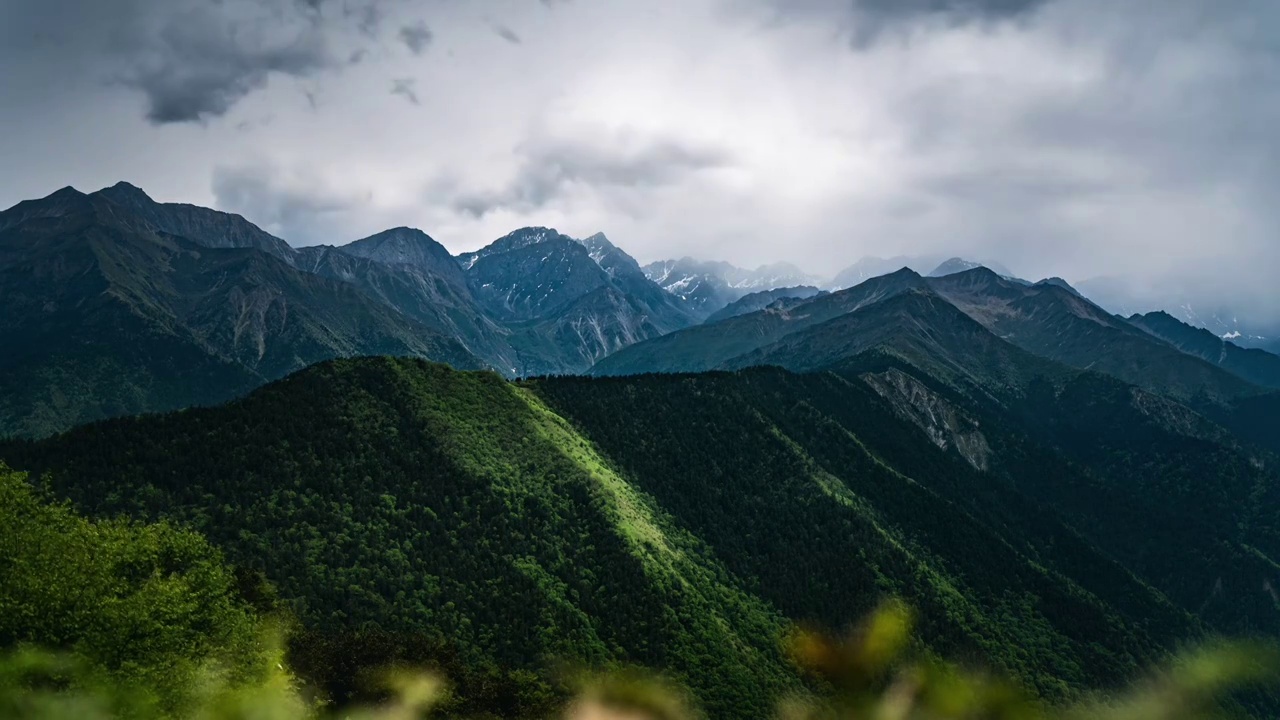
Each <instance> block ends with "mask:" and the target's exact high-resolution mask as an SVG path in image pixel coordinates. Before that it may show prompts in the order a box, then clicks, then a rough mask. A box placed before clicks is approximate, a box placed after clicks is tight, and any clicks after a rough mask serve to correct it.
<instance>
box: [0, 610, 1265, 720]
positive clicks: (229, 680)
mask: <svg viewBox="0 0 1280 720" xmlns="http://www.w3.org/2000/svg"><path fill="white" fill-rule="evenodd" d="M910 629H911V625H910V620H909V612H908V611H907V610H906V608H905V607H904V606H902V605H900V604H896V603H890V604H888V605H886V606H885V607H884V608H882V609H881V610H880V611H878V612H877V613H875V614H874V615H873V616H872V617H870V618H869V619H868V620H867V621H866V623H865V624H864V625H863V626H862V627H861V628H859V630H858V631H857V632H855V633H853V634H852V635H850V636H849V637H848V638H846V639H844V640H839V641H837V640H835V639H832V638H830V637H826V636H823V635H819V634H816V633H807V632H803V631H798V632H796V633H794V634H793V635H792V636H791V637H790V638H788V640H787V642H788V643H789V647H790V650H791V652H792V655H793V657H794V658H795V660H796V661H797V662H798V663H799V664H801V665H802V666H803V667H804V668H805V669H806V670H807V671H809V672H810V673H812V675H813V679H814V682H815V686H817V687H819V688H820V690H818V691H816V692H814V693H813V694H811V695H807V696H804V697H799V696H797V697H793V698H790V699H787V700H785V701H784V702H783V703H782V704H781V706H780V707H779V709H778V715H777V717H778V718H779V719H780V720H827V719H830V720H837V719H844V718H848V719H861V718H865V719H867V720H950V719H956V720H959V719H973V720H978V719H989V720H1005V719H1009V720H1013V719H1018V720H1021V719H1024V718H1025V719H1035V720H1085V719H1090V720H1092V719H1097V720H1112V719H1114V720H1182V719H1187V720H1191V719H1200V718H1220V717H1221V718H1230V717H1242V716H1247V712H1246V711H1245V709H1244V707H1243V706H1241V705H1239V704H1238V703H1236V702H1235V701H1234V700H1233V699H1232V696H1233V693H1237V692H1239V691H1241V690H1245V689H1248V688H1262V687H1266V686H1268V685H1271V684H1274V683H1276V682H1277V680H1278V679H1280V678H1278V673H1280V655H1278V654H1277V652H1276V650H1275V648H1272V647H1267V646H1262V645H1248V644H1235V645H1225V644H1224V645H1218V646H1212V647H1206V648H1203V649H1201V650H1198V651H1194V652H1189V653H1186V654H1184V655H1182V656H1180V657H1179V658H1178V659H1177V660H1176V661H1175V662H1173V663H1171V664H1170V665H1169V666H1168V667H1166V668H1163V669H1161V670H1160V671H1158V672H1155V673H1153V674H1152V675H1151V677H1150V678H1149V679H1148V680H1147V681H1145V682H1144V683H1142V684H1141V685H1139V686H1137V687H1134V688H1132V689H1131V690H1130V691H1129V692H1127V693H1125V694H1121V695H1118V696H1112V697H1107V698H1098V699H1096V700H1091V701H1088V702H1085V703H1082V704H1080V705H1077V706H1072V707H1045V706H1043V705H1041V704H1039V703H1037V702H1036V701H1035V700H1033V699H1032V698H1030V697H1029V696H1028V695H1025V694H1024V693H1022V692H1021V691H1019V690H1018V689H1017V688H1015V687H1014V686H1012V685H1010V684H1007V683H1005V682H1003V681H1001V680H1000V679H998V678H994V677H990V676H986V675H982V674H978V673H972V672H967V671H964V670H961V669H959V668H956V667H954V666H951V665H948V664H946V663H943V662H940V661H937V660H934V659H930V658H925V659H917V660H913V659H910V652H909V647H910V645H911V642H910ZM264 647H271V643H265V644H264ZM272 656H273V654H272V653H271V652H270V651H265V652H264V653H263V656H262V657H264V658H268V657H272ZM216 667H217V666H216V665H215V664H212V663H211V664H210V665H208V666H206V667H205V668H203V669H202V671H201V672H199V673H197V674H196V675H195V676H194V677H191V678H189V679H188V682H189V683H190V686H189V688H188V693H187V695H186V698H187V702H186V703H185V704H184V706H183V707H182V708H180V709H178V710H176V711H174V710H166V709H163V708H160V707H158V706H157V705H156V704H154V703H152V702H149V701H147V697H148V696H147V695H146V694H145V693H141V694H139V693H138V691H137V688H133V689H128V686H126V685H121V684H115V683H112V682H110V680H109V679H108V678H106V677H104V676H102V675H100V674H99V673H98V671H97V670H95V669H93V668H92V666H91V665H90V664H87V663H84V662H82V661H78V660H74V659H71V658H70V656H65V655H63V656H59V655H54V654H50V653H46V652H41V651H37V650H32V649H23V650H18V651H14V652H9V653H7V654H6V655H5V656H4V658H3V659H2V660H0V717H4V718H49V719H51V720H72V719H74V720H82V719H85V720H92V719H94V718H116V717H122V718H140V719H144V720H145V719H149V718H163V717H177V718H189V719H190V720H326V719H328V718H334V720H337V718H343V719H350V720H362V719H363V720H414V719H417V718H430V717H449V716H452V714H451V713H448V712H443V713H442V712H437V710H438V709H439V708H440V707H441V706H442V705H443V706H445V707H447V700H448V697H449V689H448V684H447V683H446V682H445V681H444V680H442V679H440V678H437V677H436V676H434V675H432V674H429V673H424V672H417V671H413V670H408V669H400V670H396V669H391V670H388V671H387V672H385V673H384V674H383V677H382V682H383V684H384V686H385V687H386V688H387V689H388V690H389V699H388V700H387V701H386V702H384V703H382V704H380V705H378V706H375V707H368V708H347V709H344V710H342V711H340V712H338V713H333V712H330V711H328V710H327V709H326V708H325V706H324V704H323V703H322V702H320V701H318V700H317V699H315V698H309V697H308V693H307V692H306V691H305V688H303V687H302V685H301V684H300V683H299V682H298V681H297V680H296V679H295V678H294V677H292V676H291V675H290V674H289V673H288V671H287V670H286V669H285V668H284V666H283V665H282V664H280V663H276V662H268V663H267V664H264V666H263V667H261V668H259V670H260V672H259V673H258V674H257V675H256V676H255V677H253V678H252V679H251V680H248V681H246V680H244V679H241V680H237V679H235V678H234V677H233V676H232V675H231V674H228V673H226V672H220V671H217V670H216ZM558 715H559V716H560V717H564V718H566V720H698V719H699V718H702V717H703V715H702V713H701V712H700V711H699V710H698V709H697V707H696V706H695V705H694V703H693V701H692V699H691V696H690V695H689V694H688V693H687V692H685V691H684V690H683V689H681V688H680V687H678V686H677V685H675V684H672V683H669V682H667V681H664V680H662V679H661V678H658V677H656V676H654V675H650V674H647V673H645V672H642V671H638V670H630V671H627V670H624V671H618V672H615V673H611V674H597V675H590V676H584V678H583V679H581V680H580V681H579V682H578V691H577V693H576V694H575V696H574V697H573V698H572V699H571V700H570V701H569V702H568V703H567V704H566V705H565V706H564V707H563V709H562V710H561V711H559V713H558Z"/></svg>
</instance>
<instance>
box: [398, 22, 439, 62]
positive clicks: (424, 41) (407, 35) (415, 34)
mask: <svg viewBox="0 0 1280 720" xmlns="http://www.w3.org/2000/svg"><path fill="white" fill-rule="evenodd" d="M434 37H435V36H434V35H433V34H432V32H431V28H429V27H427V24H426V23H425V22H423V21H421V20H419V21H418V22H416V23H413V24H412V25H405V26H404V27H402V28H400V42H402V43H404V46H405V47H407V48H409V52H412V53H413V54H414V55H421V54H422V53H423V52H425V51H426V49H427V48H428V47H430V45H431V40H432V39H433V38H434Z"/></svg>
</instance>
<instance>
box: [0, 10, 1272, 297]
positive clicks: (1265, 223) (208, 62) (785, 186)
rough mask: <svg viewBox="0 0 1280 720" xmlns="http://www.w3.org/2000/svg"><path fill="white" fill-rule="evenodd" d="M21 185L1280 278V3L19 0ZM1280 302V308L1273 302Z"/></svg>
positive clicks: (461, 232)
mask: <svg viewBox="0 0 1280 720" xmlns="http://www.w3.org/2000/svg"><path fill="white" fill-rule="evenodd" d="M0 67H2V68H4V71H3V72H0V163H2V164H3V172H0V206H5V207H7V206H9V205H12V204H13V203H16V202H18V201H19V200H22V199H25V198H30V197H38V196H42V195H45V194H48V193H49V192H52V191H53V190H56V189H57V188H59V187H62V186H65V185H74V186H76V187H78V188H80V189H81V190H86V191H88V190H94V189H97V188H99V187H102V186H105V185H109V184H112V183H114V182H115V181H117V180H120V179H124V180H128V181H130V182H133V183H134V184H137V185H139V186H141V187H143V188H144V189H145V190H147V191H148V192H149V193H150V194H151V195H152V197H154V198H156V199H158V200H164V201H181V202H192V203H197V204H202V205H209V206H213V207H217V208H219V209H223V210H228V211H234V212H238V213H241V214H243V215H245V216H246V217H248V218H249V219H250V220H252V221H254V222H256V223H258V224H259V225H261V226H263V227H264V228H266V229H268V230H270V231H272V232H274V233H276V234H278V235H280V236H282V237H284V238H285V239H287V240H289V241H290V242H292V243H293V244H295V245H306V244H313V243H343V242H347V241H349V240H352V239H355V238H357V237H361V236H364V235H368V234H371V233H373V232H376V231H378V230H381V229H384V228H386V227H391V226H395V225H410V226H415V227H419V228H422V229H423V230H425V231H427V232H428V233H429V234H431V235H432V236H433V237H435V238H436V239H438V240H440V241H441V242H443V243H444V244H445V245H446V246H448V247H449V248H450V249H451V250H452V251H454V252H461V251H465V250H470V249H474V248H476V247H479V246H481V245H483V244H485V243H487V242H489V241H491V240H492V239H494V238H496V237H499V236H501V235H503V234H505V233H506V232H508V231H510V230H512V229H514V228H516V227H520V226H523V225H550V226H553V227H556V228H558V229H560V230H561V231H563V232H566V233H568V234H571V235H575V236H585V235H587V234H590V233H593V232H595V231H597V230H603V231H605V232H606V233H607V234H608V235H609V236H610V238H611V239H613V240H614V241H615V242H616V243H618V244H619V245H621V246H622V247H624V248H625V249H627V250H628V251H630V252H631V253H632V254H633V255H635V256H636V257H637V258H638V259H640V260H641V261H642V262H643V261H648V260H654V259H659V258H663V257H667V256H678V255H685V254H689V255H694V256H698V257H704V258H715V259H726V260H730V261H732V262H735V263H737V264H741V265H748V266H753V265H756V264H761V263H766V262H772V261H777V260H790V261H793V262H795V263H797V264H799V265H800V266H802V267H804V268H805V269H807V270H810V271H811V272H815V273H822V274H834V272H835V271H836V270H838V269H840V268H841V267H842V266H844V265H847V264H849V263H851V262H853V261H855V260H857V259H858V258H859V257H862V256H864V255H877V256H893V255H900V254H917V253H919V254H924V253H930V254H933V253H943V254H954V255H965V256H969V257H976V258H979V259H984V258H990V259H998V260H1000V261H1001V262H1003V263H1004V264H1005V265H1007V266H1009V267H1010V268H1012V269H1013V270H1014V271H1015V272H1017V273H1019V274H1021V275H1023V276H1026V277H1033V278H1034V277H1043V276H1049V275H1060V276H1063V277H1066V278H1068V279H1071V280H1076V281H1078V280H1082V279H1086V278H1089V277H1092V276H1095V275H1125V276H1126V277H1132V278H1134V280H1135V282H1137V283H1140V284H1143V285H1145V286H1149V287H1153V288H1161V287H1167V286H1168V285H1169V284H1170V283H1177V284H1179V286H1182V287H1189V288H1192V289H1193V290H1194V291H1195V292H1197V293H1202V294H1204V295H1205V296H1214V295H1230V296H1231V297H1237V298H1239V299H1240V300H1241V301H1242V302H1246V303H1248V304H1250V305H1254V306H1259V305H1263V304H1267V305H1269V306H1271V307H1275V308H1280V283H1278V282H1277V280H1276V275H1277V271H1280V130H1278V129H1277V128H1280V3H1277V2H1275V0H1120V1H1117V0H112V1H111V2H102V0H0ZM1277 312H1278V314H1280V311H1277Z"/></svg>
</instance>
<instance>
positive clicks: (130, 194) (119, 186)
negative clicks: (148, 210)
mask: <svg viewBox="0 0 1280 720" xmlns="http://www.w3.org/2000/svg"><path fill="white" fill-rule="evenodd" d="M94 195H97V196H99V197H104V198H106V199H108V200H110V201H111V202H113V203H116V204H117V205H126V206H130V207H135V208H136V207H143V206H147V205H152V204H154V203H155V200H152V199H151V196H150V195H147V193H146V192H144V191H143V190H142V188H140V187H138V186H137V185H132V184H130V183H127V182H125V181H123V180H121V181H120V182H118V183H116V184H115V185H112V186H111V187H105V188H102V189H101V190H99V191H98V192H96V193H94Z"/></svg>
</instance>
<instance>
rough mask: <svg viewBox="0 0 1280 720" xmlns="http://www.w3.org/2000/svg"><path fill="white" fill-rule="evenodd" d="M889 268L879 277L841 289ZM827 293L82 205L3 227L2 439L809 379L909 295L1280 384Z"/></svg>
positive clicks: (921, 284) (174, 208)
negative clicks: (521, 383)
mask: <svg viewBox="0 0 1280 720" xmlns="http://www.w3.org/2000/svg"><path fill="white" fill-rule="evenodd" d="M899 260H901V261H903V262H912V260H911V259H909V258H903V259H899ZM880 262H892V261H880ZM914 262H915V264H916V265H919V266H921V267H925V266H927V264H928V263H932V262H933V259H931V258H919V259H916V260H915V261H914ZM879 268H880V266H879V265H878V264H877V261H873V260H868V261H864V262H862V263H860V264H859V265H857V266H855V268H852V269H851V270H850V271H849V272H845V273H841V277H843V278H845V279H846V280H848V279H852V278H854V277H855V276H857V277H861V275H862V274H867V273H869V272H872V271H874V270H877V269H879ZM833 284H834V285H839V284H840V281H839V280H837V281H836V282H834V283H823V282H821V281H819V280H818V279H816V278H813V277H811V276H808V275H806V274H805V273H803V272H802V271H800V270H799V269H797V268H795V267H793V266H790V265H787V264H777V265H770V266H763V267H760V268H757V269H756V270H752V271H748V270H743V269H740V268H736V267H734V266H732V265H729V264H728V263H711V262H700V261H696V260H692V259H690V258H684V259H681V260H675V261H666V262H659V263H653V264H650V265H647V266H643V267H642V266H641V265H640V264H639V263H638V262H636V260H635V259H634V258H632V257H631V256H630V255H628V254H627V253H626V252H624V251H623V250H621V249H620V248H618V247H617V246H615V245H614V244H613V243H611V242H610V241H609V240H608V238H607V237H605V236H604V235H603V234H596V235H593V236H591V237H588V238H585V239H574V238H570V237H568V236H565V235H563V234H561V233H559V232H557V231H555V230H554V229H551V228H538V227H533V228H522V229H520V230H516V231H515V232H512V233H510V234H508V235H506V236H504V237H502V238H499V239H497V240H495V241H494V242H493V243H491V244H489V245H488V246H486V247H484V248H482V249H480V250H478V251H475V252H470V253H464V254H461V255H459V256H457V257H454V256H452V255H451V254H450V253H449V252H448V250H446V249H445V248H444V246H442V245H441V244H440V243H438V242H436V241H435V240H434V239H432V238H431V237H430V236H428V235H427V234H426V233H423V232H422V231H420V230H415V229H411V228H404V227H401V228H394V229H391V230H387V231H384V232H381V233H378V234H376V235H373V236H370V237H367V238H364V239H361V240H356V241H354V242H351V243H349V244H347V245H341V246H311V247H303V248H293V247H291V246H290V245H289V244H288V243H286V242H284V241H283V240H281V239H279V238H276V237H274V236H272V235H270V234H269V233H267V232H265V231H263V230H261V229H260V228H258V227H257V226H255V225H253V224H252V223H250V222H249V221H247V220H245V219H244V218H242V217H240V216H237V215H231V214H227V213H222V212H218V211H215V210H210V209H206V208H201V207H197V206H192V205H182V204H172V203H158V202H155V201H153V200H152V199H151V198H150V197H149V196H148V195H147V194H146V193H145V192H143V191H142V190H141V189H139V188H136V187H134V186H132V185H129V184H127V183H119V184H117V185H114V186H112V187H109V188H106V189H103V190H100V191H98V192H96V193H92V194H83V193H80V192H78V191H76V190H74V189H71V188H66V189H63V190H60V191H58V192H56V193H54V194H52V195H50V196H48V197H46V198H43V199H40V200H34V201H27V202H23V203H19V204H18V205H17V206H15V207H13V208H11V209H9V210H7V211H4V212H3V213H0V300H2V301H3V302H4V303H5V304H6V307H7V308H10V309H11V312H9V313H7V315H6V318H5V321H4V322H3V325H0V341H3V342H5V343H6V344H7V346H9V347H14V348H18V350H17V351H16V352H13V353H9V354H8V355H7V356H6V357H5V358H4V359H3V360H0V363H3V368H2V369H3V370H4V373H3V376H0V377H2V379H0V389H3V390H4V392H3V393H2V394H0V433H7V434H19V435H29V436H37V435H43V434H48V433H50V432H57V431H61V430H65V429H67V428H68V427H71V426H73V425H75V424H78V423H82V422H86V421H90V420H94V419H98V418H103V417H112V416H116V415H125V414H132V413H137V412H147V411H163V410H170V409H178V408H182V407H188V406H192V405H206V404H210V403H217V402H222V401H225V400H228V399H231V398H233V397H237V396H239V395H242V394H243V393H245V392H247V391H248V390H250V389H251V388H253V387H256V386H258V385H261V384H263V383H265V382H269V381H271V380H274V379H277V378H280V377H283V376H285V375H287V374H289V373H291V372H294V371H296V370H299V369H301V368H304V367H306V366H308V365H311V364H313V363H315V362H319V361H322V360H325V359H329V358H336V357H349V356H358V355H379V354H392V355H406V356H415V357H422V358H427V359H433V360H438V361H443V362H447V363H449V364H451V365H453V366H455V367H459V368H479V367H488V368H492V369H495V370H497V371H498V372H500V373H502V374H503V375H505V376H507V377H528V376H534V375H560V374H576V373H584V372H591V373H593V374H597V375H605V374H626V373H636V372H653V371H659V372H672V371H681V372H683V371H702V370H708V369H713V368H719V367H726V368H727V367H741V366H743V364H744V363H766V362H767V363H777V364H783V365H785V366H790V367H800V366H806V367H807V366H811V365H813V364H814V363H817V362H819V361H820V360H821V359H822V358H829V357H830V356H832V354H833V353H835V354H839V353H844V354H856V352H855V351H856V350H858V349H860V348H862V349H865V348H866V347H869V345H868V343H871V342H872V341H875V342H880V341H881V340H882V338H880V337H879V336H878V335H874V334H871V335H868V334H867V333H866V332H863V331H862V330H861V328H863V327H864V326H865V327H868V328H869V327H880V328H881V331H880V332H887V331H888V330H889V329H891V326H890V325H889V324H888V322H887V320H885V318H874V317H871V315H859V316H858V317H859V318H863V319H864V320H866V322H865V323H860V322H858V321H855V320H854V319H853V318H851V317H848V318H843V319H842V320H840V321H839V322H838V323H836V324H835V325H833V326H832V327H831V328H828V329H827V330H822V329H812V326H816V325H820V324H822V323H824V322H827V321H832V320H835V319H836V318H838V317H841V316H844V315H846V314H849V313H854V312H861V311H863V310H864V309H867V308H869V309H868V310H867V312H868V313H871V314H872V315H874V314H875V313H877V312H881V311H882V310H883V311H884V312H889V311H890V310H893V308H885V309H882V310H878V309H874V308H871V306H873V305H875V304H876V303H877V302H878V301H880V300H883V299H885V298H888V297H890V296H896V295H898V294H901V293H903V292H905V291H907V290H912V291H916V292H920V293H934V294H936V295H937V296H938V297H940V298H942V299H943V300H945V301H946V302H947V303H949V304H950V305H952V306H954V307H955V308H958V309H959V310H960V311H961V312H962V313H963V314H964V315H966V316H967V317H968V318H969V319H971V320H974V321H976V322H977V323H979V324H980V325H981V326H982V327H983V328H985V329H986V330H987V331H989V332H990V333H992V334H994V335H995V336H996V337H997V338H999V339H1002V340H1005V341H1007V342H1009V343H1012V344H1013V345H1014V346H1016V347H1018V348H1021V349H1022V350H1025V351H1027V352H1029V353H1031V354H1033V355H1036V356H1040V357H1043V358H1046V359H1048V360H1052V361H1055V362H1058V363H1060V364H1062V365H1065V366H1067V367H1074V368H1088V369H1093V370H1098V371H1103V372H1107V373H1109V374H1112V375H1114V376H1115V377H1118V378H1120V379H1122V380H1126V381H1128V382H1131V383H1134V384H1136V385H1139V386H1141V387H1144V388H1146V389H1148V390H1151V391H1154V392H1159V393H1162V394H1167V395H1171V396H1174V397H1178V398H1182V399H1184V400H1186V399H1190V398H1193V397H1200V396H1203V397H1204V398H1207V399H1208V400H1211V401H1215V402H1219V403H1230V402H1233V401H1236V400H1239V399H1241V398H1245V397H1248V396H1250V395H1255V394H1257V390H1258V388H1257V387H1256V386H1261V387H1263V388H1275V387H1276V384H1277V381H1276V370H1275V369H1274V368H1273V367H1272V366H1273V365H1275V362H1276V360H1275V358H1276V356H1274V355H1271V354H1268V353H1264V352H1263V351H1260V350H1258V351H1250V352H1246V351H1244V350H1243V349H1241V348H1238V347H1236V345H1235V344H1233V343H1232V342H1230V341H1223V340H1218V341H1214V340H1213V339H1212V338H1208V337H1205V336H1204V335H1202V334H1197V333H1195V331H1194V328H1191V327H1190V326H1187V325H1185V324H1184V323H1180V322H1177V321H1176V320H1173V318H1171V317H1168V316H1160V317H1157V316H1152V315H1148V316H1144V317H1145V318H1146V319H1145V320H1139V319H1138V318H1130V319H1127V320H1126V319H1123V318H1119V317H1117V316H1113V315H1110V314H1109V313H1107V312H1105V311H1103V310H1101V309H1100V308H1098V307H1097V306H1095V305H1093V304H1092V303H1090V302H1088V301H1087V300H1085V299H1084V297H1083V296H1082V295H1081V294H1080V293H1078V292H1077V291H1076V290H1075V289H1074V288H1072V287H1071V286H1070V285H1068V284H1067V283H1065V282H1064V281H1061V280H1059V279H1050V280H1046V281H1042V282H1040V283H1029V282H1027V281H1024V280H1020V279H1017V278H1014V277H1012V276H1010V275H1009V274H1008V273H1007V271H1005V272H993V271H991V270H987V269H986V267H984V266H981V265H978V264H976V263H973V262H969V261H966V260H963V259H960V258H952V259H950V260H944V261H942V262H940V263H939V264H938V265H936V266H934V267H933V269H932V270H931V272H930V273H929V277H927V278H926V277H922V276H921V275H920V274H919V273H916V272H914V271H910V270H905V271H899V272H890V273H887V274H883V275H879V276H875V277H870V278H867V279H865V280H862V281H861V282H859V283H857V284H855V285H853V286H852V287H850V288H844V289H841V290H838V291H836V292H834V293H828V292H827V291H825V290H820V289H819V288H820V287H821V286H823V285H826V286H832V285H833ZM917 301H919V299H917ZM920 309H923V306H922V307H921V308H920ZM899 310H900V308H899ZM1170 321H1171V322H1170ZM932 322H935V323H940V324H941V326H942V327H943V329H944V330H946V331H950V330H954V329H955V323H949V322H948V321H944V320H938V319H935V320H934V321H932ZM922 323H925V321H924V320H923V319H916V320H915V321H914V325H913V326H915V327H922ZM905 327H906V326H903V327H900V328H898V329H899V330H903V329H904V328H905ZM801 329H803V330H805V332H806V333H808V335H806V336H804V337H791V338H789V339H788V340H787V341H786V343H784V345H781V346H779V347H776V348H775V347H769V346H770V345H771V344H772V343H777V342H781V341H782V339H783V338H784V336H789V335H791V334H792V333H794V332H796V331H797V330H801ZM1184 336H1185V337H1184ZM788 347H790V348H797V347H804V348H806V351H805V352H807V353H810V356H809V357H808V358H807V359H805V360H803V361H800V360H798V359H795V358H794V357H793V355H794V350H793V351H788V350H787V349H786V348H788ZM789 352H791V353H792V356H789V355H788V353H789ZM815 353H816V354H815ZM191 377H199V378H203V379H202V380H201V381H200V382H196V383H192V382H187V379H189V378H191Z"/></svg>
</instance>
